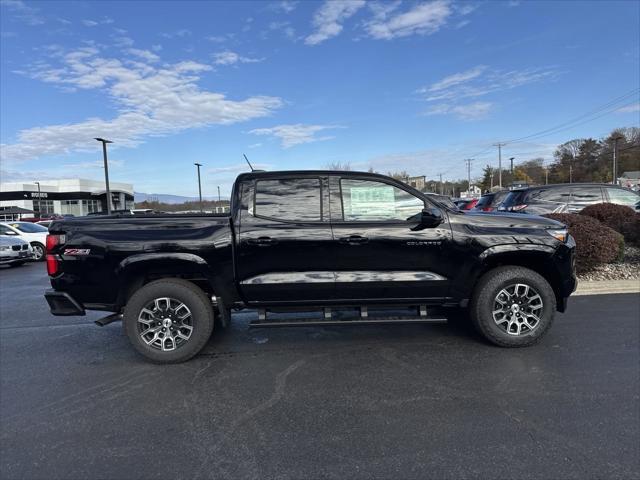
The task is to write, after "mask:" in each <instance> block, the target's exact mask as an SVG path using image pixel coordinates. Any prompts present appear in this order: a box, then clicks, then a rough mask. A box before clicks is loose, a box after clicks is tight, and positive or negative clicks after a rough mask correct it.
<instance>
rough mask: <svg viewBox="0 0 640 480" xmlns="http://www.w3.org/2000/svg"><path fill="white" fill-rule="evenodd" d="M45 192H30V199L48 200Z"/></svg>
mask: <svg viewBox="0 0 640 480" xmlns="http://www.w3.org/2000/svg"><path fill="white" fill-rule="evenodd" d="M48 197H49V194H48V193H47V192H31V198H48Z"/></svg>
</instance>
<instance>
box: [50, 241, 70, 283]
mask: <svg viewBox="0 0 640 480" xmlns="http://www.w3.org/2000/svg"><path fill="white" fill-rule="evenodd" d="M65 241H66V238H65V236H64V235H47V274H49V276H51V277H53V276H54V275H56V274H57V273H58V270H59V269H60V257H59V256H58V255H57V254H54V253H53V251H54V250H55V248H56V247H57V246H58V245H62V244H63V243H64V242H65Z"/></svg>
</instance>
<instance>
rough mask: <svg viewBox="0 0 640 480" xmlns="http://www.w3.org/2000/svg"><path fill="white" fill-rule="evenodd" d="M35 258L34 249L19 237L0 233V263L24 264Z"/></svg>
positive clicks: (13, 265)
mask: <svg viewBox="0 0 640 480" xmlns="http://www.w3.org/2000/svg"><path fill="white" fill-rule="evenodd" d="M32 258H33V249H32V248H31V245H29V244H28V243H27V242H25V241H24V240H21V239H20V238H17V237H9V236H5V235H0V265H10V266H12V267H15V266H18V265H22V264H23V263H24V262H26V261H28V260H31V259H32Z"/></svg>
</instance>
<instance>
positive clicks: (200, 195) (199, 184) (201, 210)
mask: <svg viewBox="0 0 640 480" xmlns="http://www.w3.org/2000/svg"><path fill="white" fill-rule="evenodd" d="M194 165H195V166H196V168H197V169H198V197H199V198H200V213H202V212H203V211H204V210H203V208H202V184H201V183H200V167H201V166H202V164H201V163H194Z"/></svg>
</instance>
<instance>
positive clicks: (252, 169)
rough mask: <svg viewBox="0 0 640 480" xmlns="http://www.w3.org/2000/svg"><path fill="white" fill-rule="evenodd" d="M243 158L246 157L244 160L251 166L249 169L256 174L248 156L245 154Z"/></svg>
mask: <svg viewBox="0 0 640 480" xmlns="http://www.w3.org/2000/svg"><path fill="white" fill-rule="evenodd" d="M242 156H243V157H244V159H245V160H246V161H247V163H248V164H249V168H250V169H251V171H252V172H255V169H254V168H253V166H252V165H251V162H250V161H249V159H248V158H247V156H246V155H245V154H244V153H243V154H242Z"/></svg>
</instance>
